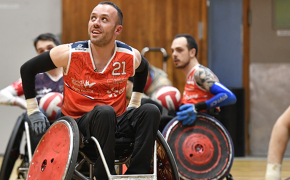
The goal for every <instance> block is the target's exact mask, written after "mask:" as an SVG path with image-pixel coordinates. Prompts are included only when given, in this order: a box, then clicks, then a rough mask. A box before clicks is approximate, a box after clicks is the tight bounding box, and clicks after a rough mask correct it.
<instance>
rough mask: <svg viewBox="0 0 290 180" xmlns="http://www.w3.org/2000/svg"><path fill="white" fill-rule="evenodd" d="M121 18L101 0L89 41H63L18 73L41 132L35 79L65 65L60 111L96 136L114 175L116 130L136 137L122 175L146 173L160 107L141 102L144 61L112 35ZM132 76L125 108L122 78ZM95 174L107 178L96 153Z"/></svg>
mask: <svg viewBox="0 0 290 180" xmlns="http://www.w3.org/2000/svg"><path fill="white" fill-rule="evenodd" d="M122 21H123V15H122V12H121V10H120V9H119V7H117V6H116V5H115V4H114V3H112V2H108V1H104V2H101V3H99V4H98V5H97V6H96V7H95V8H94V9H93V11H92V13H91V15H90V20H89V23H88V34H89V37H90V40H88V41H82V42H76V43H72V44H65V45H61V46H58V47H56V48H53V49H52V50H51V51H50V52H48V53H42V54H41V55H39V56H37V57H34V58H32V59H31V60H29V61H27V62H26V63H25V64H23V65H22V67H21V77H22V81H23V89H24V94H25V98H26V102H27V109H28V115H29V119H30V121H31V124H33V126H34V129H35V133H38V134H41V133H44V132H45V130H46V128H47V126H46V121H47V119H46V118H45V116H43V114H42V113H41V112H39V108H38V106H37V103H36V100H35V92H34V82H33V78H34V76H35V74H36V73H39V72H42V71H47V70H49V69H53V68H55V67H63V70H64V74H63V79H64V100H63V106H62V109H61V111H62V114H63V115H65V116H71V117H73V118H74V119H75V120H76V122H77V124H78V127H79V130H80V132H81V133H82V134H83V135H84V137H85V139H89V137H90V136H94V137H95V138H97V139H98V141H99V143H100V145H101V147H102V150H103V152H104V155H105V158H106V161H107V164H108V166H109V169H110V172H111V173H112V174H115V169H114V148H115V132H116V136H117V137H119V136H125V137H129V138H135V145H134V150H133V154H132V158H131V162H130V166H129V168H128V170H127V171H126V174H146V173H149V168H150V161H151V157H152V148H153V145H154V141H155V139H156V135H157V130H158V125H159V121H160V112H159V110H158V108H157V107H156V106H155V105H152V104H145V105H142V106H140V104H141V103H140V102H141V95H142V93H143V89H144V87H145V84H146V79H147V74H148V62H147V60H146V59H145V58H144V57H142V56H141V55H140V53H139V51H137V50H136V49H134V48H132V47H130V46H128V45H127V44H125V43H123V42H120V41H117V40H116V38H117V36H118V35H119V34H120V33H121V31H122ZM39 59H41V60H42V63H39ZM131 76H134V82H133V83H134V85H133V86H134V87H133V93H132V97H131V100H130V103H129V105H128V107H126V83H127V80H128V78H129V77H131ZM95 176H96V178H97V179H98V180H99V179H108V177H107V174H106V172H105V169H104V166H103V163H102V161H101V158H100V157H99V158H98V159H97V161H96V163H95Z"/></svg>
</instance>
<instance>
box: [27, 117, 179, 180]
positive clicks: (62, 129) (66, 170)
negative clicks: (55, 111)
mask: <svg viewBox="0 0 290 180" xmlns="http://www.w3.org/2000/svg"><path fill="white" fill-rule="evenodd" d="M80 137H81V136H80V134H79V130H78V126H77V124H76V122H75V120H74V119H73V118H71V117H68V116H64V117H61V118H60V119H58V120H57V121H56V122H54V123H53V124H52V125H51V126H50V127H49V129H48V130H47V132H46V133H45V134H44V135H43V136H42V138H41V140H40V142H39V144H38V146H37V148H36V149H35V152H34V155H33V158H32V160H31V163H30V166H29V170H28V172H27V173H26V176H27V179H28V180H29V179H42V180H45V179H54V180H57V179H65V180H69V179H75V180H78V179H80V180H92V179H94V172H93V166H94V162H95V160H96V158H97V157H96V154H97V153H96V151H95V148H92V147H95V145H96V146H97V149H98V150H99V154H100V156H101V158H102V160H103V164H104V167H105V169H106V172H107V174H108V177H109V179H167V180H168V179H172V180H178V179H179V175H178V170H177V166H176V162H175V159H174V157H173V155H172V152H171V150H170V148H169V146H168V144H167V143H166V142H165V140H164V138H163V136H162V134H161V133H160V132H158V133H157V138H156V141H155V148H154V152H153V153H152V154H153V157H152V160H151V170H150V173H151V174H138V175H121V174H122V168H123V167H124V165H123V164H125V165H129V161H130V156H131V153H132V150H133V147H134V140H132V139H116V148H115V167H116V169H117V171H116V172H117V173H118V175H111V174H110V172H109V169H108V167H107V164H106V161H105V158H104V156H103V152H102V151H101V148H100V146H99V143H98V141H97V140H96V139H95V138H94V137H91V139H92V142H90V143H82V141H81V140H80V139H81V138H80Z"/></svg>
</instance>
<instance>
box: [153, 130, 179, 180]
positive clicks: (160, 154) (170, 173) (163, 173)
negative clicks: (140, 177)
mask: <svg viewBox="0 0 290 180" xmlns="http://www.w3.org/2000/svg"><path fill="white" fill-rule="evenodd" d="M156 141H157V143H156V145H157V179H158V180H162V179H164V180H165V179H166V180H178V179H179V175H178V170H177V165H176V162H175V159H174V157H173V154H172V152H171V150H170V148H169V146H168V144H167V142H166V141H165V140H164V137H163V136H162V134H161V133H160V131H158V132H157V138H156ZM150 173H153V158H152V160H151V170H150Z"/></svg>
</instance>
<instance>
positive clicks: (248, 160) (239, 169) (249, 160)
mask: <svg viewBox="0 0 290 180" xmlns="http://www.w3.org/2000/svg"><path fill="white" fill-rule="evenodd" d="M0 162H1V163H2V157H0ZM16 163H17V162H16ZM18 166H19V165H18ZM265 170H266V159H265V158H253V157H245V158H244V157H243V158H235V159H234V162H233V164H232V168H231V172H230V173H231V174H232V176H233V178H234V180H264V179H265V178H264V177H265ZM288 177H290V159H285V160H284V162H283V167H282V180H285V179H287V178H288ZM16 179H17V175H16V169H15V168H14V169H13V176H12V177H11V178H10V180H16Z"/></svg>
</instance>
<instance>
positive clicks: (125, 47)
mask: <svg viewBox="0 0 290 180" xmlns="http://www.w3.org/2000/svg"><path fill="white" fill-rule="evenodd" d="M116 45H117V48H119V49H126V50H129V51H132V52H133V48H132V47H131V46H129V45H128V44H126V43H124V42H122V41H118V40H116Z"/></svg>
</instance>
